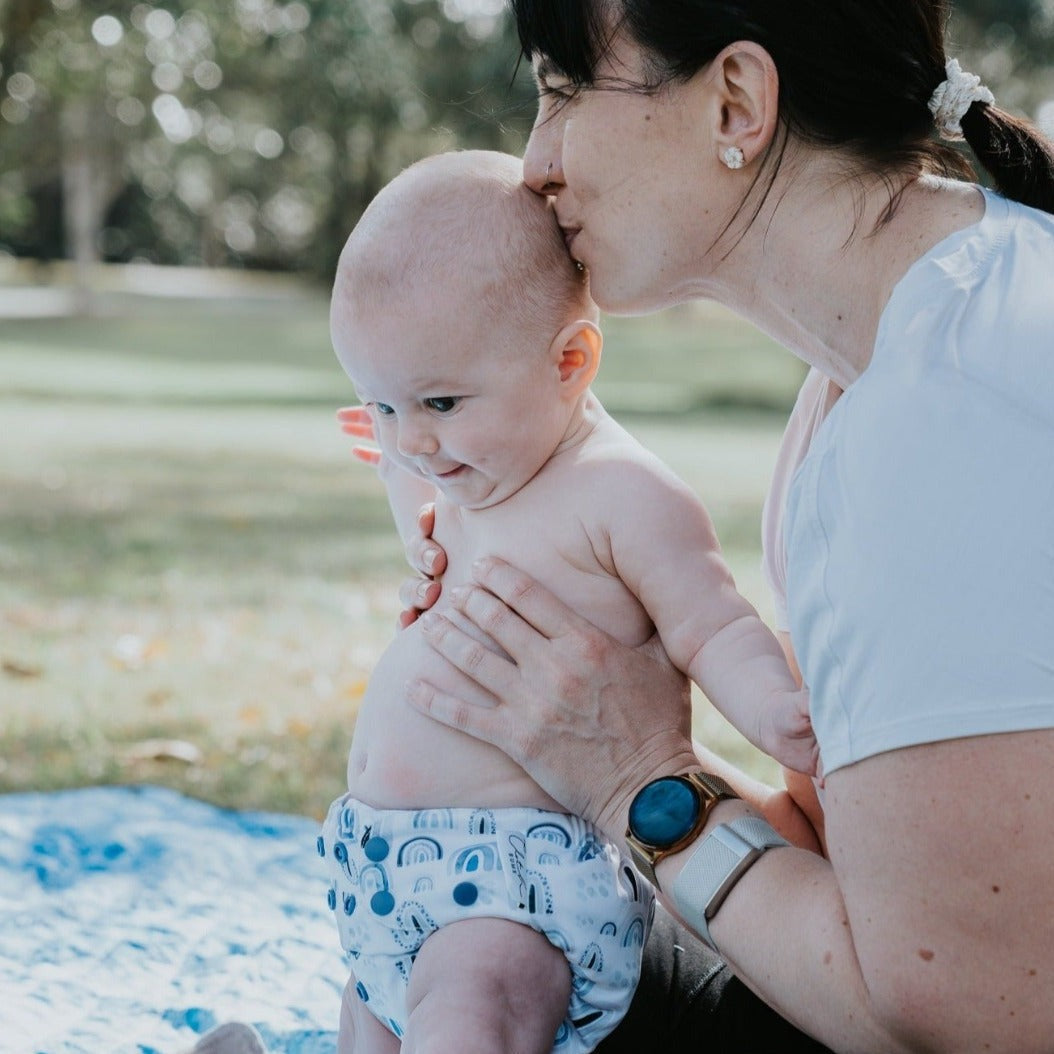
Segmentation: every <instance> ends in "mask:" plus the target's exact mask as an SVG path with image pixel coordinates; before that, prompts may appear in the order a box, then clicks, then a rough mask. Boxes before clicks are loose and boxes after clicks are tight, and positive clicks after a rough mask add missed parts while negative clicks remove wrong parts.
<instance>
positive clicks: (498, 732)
mask: <svg viewBox="0 0 1054 1054" xmlns="http://www.w3.org/2000/svg"><path fill="white" fill-rule="evenodd" d="M406 694H407V698H408V699H409V701H410V702H411V703H412V704H413V705H414V706H416V707H417V708H418V709H419V710H420V711H422V712H423V713H425V714H428V715H429V716H430V717H432V718H434V719H435V720H436V721H438V722H439V723H440V724H443V725H448V726H449V727H450V728H455V729H457V730H458V731H459V732H465V733H467V734H468V735H470V736H474V737H475V738H476V739H481V740H483V742H484V743H490V744H491V745H492V746H496V747H500V748H501V749H503V750H505V751H506V752H507V753H510V756H512V757H513V759H514V760H515V756H514V755H512V754H511V752H510V751H509V749H508V748H509V746H510V743H511V741H512V734H511V729H510V728H509V724H508V710H507V708H506V707H504V706H500V705H498V706H482V705H480V704H478V703H468V702H465V700H464V699H459V698H457V697H456V696H453V695H447V694H446V693H444V692H440V691H439V690H438V689H437V688H435V687H434V686H433V685H431V684H428V683H427V682H426V681H411V682H410V683H409V684H408V685H407V686H406Z"/></svg>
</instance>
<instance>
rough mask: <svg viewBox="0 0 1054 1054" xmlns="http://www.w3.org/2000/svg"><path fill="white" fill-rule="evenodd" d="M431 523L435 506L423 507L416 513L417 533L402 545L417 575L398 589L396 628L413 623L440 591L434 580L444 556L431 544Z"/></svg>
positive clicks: (436, 598) (432, 522)
mask: <svg viewBox="0 0 1054 1054" xmlns="http://www.w3.org/2000/svg"><path fill="white" fill-rule="evenodd" d="M435 522H436V507H435V505H434V504H431V503H430V504H428V505H425V506H423V507H422V509H421V511H420V512H419V513H418V514H417V530H418V533H417V534H416V535H414V536H413V537H412V538H411V539H410V541H409V542H407V545H406V559H407V560H408V561H409V563H410V566H411V567H414V568H416V569H417V570H418V571H420V572H421V574H420V575H419V576H416V577H414V578H405V579H403V583H402V585H400V586H399V602H400V603H401V604H402V606H403V610H402V611H400V612H399V628H400V629H406V627H407V626H409V625H411V623H414V622H416V621H417V619H418V618H419V617H420V615H421V613H422V612H424V611H427V610H428V609H429V608H430V607H432V605H433V604H435V602H436V601H437V600H438V599H439V594H440V592H441V591H442V587H441V586H440V584H439V582H438V581H437V579H438V578H439V576H440V575H442V573H443V572H444V571H445V570H446V553H445V552H443V550H442V548H440V546H438V545H436V543H435V542H434V541H432V531H433V530H434V529H435Z"/></svg>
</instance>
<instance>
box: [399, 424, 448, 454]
mask: <svg viewBox="0 0 1054 1054" xmlns="http://www.w3.org/2000/svg"><path fill="white" fill-rule="evenodd" d="M438 448H439V444H438V443H437V442H436V439H435V436H434V435H433V434H432V430H431V429H430V428H429V427H428V424H427V420H426V421H405V422H404V421H400V422H399V453H400V454H402V455H403V457H419V456H420V455H421V454H434V453H435V452H436V450H437V449H438Z"/></svg>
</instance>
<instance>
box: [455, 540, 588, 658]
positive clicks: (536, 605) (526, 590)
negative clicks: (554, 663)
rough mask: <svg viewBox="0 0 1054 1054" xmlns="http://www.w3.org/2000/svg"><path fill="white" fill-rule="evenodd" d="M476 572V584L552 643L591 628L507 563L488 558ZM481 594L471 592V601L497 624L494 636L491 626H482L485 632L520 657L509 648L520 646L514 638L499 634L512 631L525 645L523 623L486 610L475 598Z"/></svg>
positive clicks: (532, 580) (560, 602)
mask: <svg viewBox="0 0 1054 1054" xmlns="http://www.w3.org/2000/svg"><path fill="white" fill-rule="evenodd" d="M472 571H473V575H474V577H475V579H476V581H477V582H479V584H480V585H481V586H483V587H484V589H487V590H489V591H490V592H491V593H493V594H494V596H496V597H498V598H499V599H500V600H501V601H503V602H504V603H503V605H502V607H504V606H505V605H507V606H508V608H511V609H512V611H515V612H516V614H517V615H519V616H520V619H522V620H523V622H526V623H528V624H529V625H531V626H533V627H534V628H535V629H536V630H537V631H538V632H539V633H540V634H541V635H542V636H543V637H548V638H549V639H550V640H552V639H554V638H556V637H559V636H562V635H563V634H564V633H567V632H568V631H569V630H572V629H579V630H582V629H585V628H586V626H587V625H588V624H587V623H586V622H585V620H584V619H582V618H580V617H579V616H578V615H576V614H575V612H573V611H572V610H571V609H570V608H569V607H568V606H567V605H566V604H564V603H563V602H562V601H560V600H558V599H557V598H556V596H555V595H554V594H553V593H551V592H549V590H548V589H546V588H545V587H544V586H542V585H539V584H538V583H537V582H536V581H535V580H534V579H533V578H531V576H530V575H528V574H525V573H524V572H523V571H520V570H519V569H518V568H515V567H513V566H512V565H511V564H507V563H505V561H504V560H499V559H497V558H496V557H492V556H489V557H484V558H483V559H481V560H477V561H476V562H475V563H474V564H473V565H472ZM477 592H478V590H472V591H470V593H469V594H468V595H467V598H468V599H470V601H471V603H472V604H473V606H475V607H476V608H478V609H479V610H480V611H481V613H482V614H483V615H484V616H485V617H488V618H489V619H490V620H491V621H492V622H493V623H494V625H493V630H494V632H492V630H491V628H490V627H489V626H482V625H481V628H483V629H486V631H487V632H488V633H490V634H491V636H493V637H494V639H495V640H496V641H497V642H498V643H499V644H500V645H501V646H502V647H503V648H505V650H506V651H507V652H508V653H509V654H510V655H513V656H516V654H517V653H516V651H514V650H513V648H512V647H509V646H508V645H510V644H515V643H517V640H516V639H515V638H510V639H509V640H508V641H506V640H503V639H502V638H501V637H500V636H499V635H498V634H499V633H501V632H503V631H505V630H506V629H510V630H511V631H512V632H513V633H516V634H517V635H518V636H519V640H520V641H522V640H523V639H524V638H523V636H522V634H520V633H519V629H520V625H519V622H518V621H512V620H505V619H502V618H501V617H500V613H498V612H496V611H495V609H494V607H493V606H484V605H483V603H482V602H481V600H480V598H479V597H476V596H473V595H472V594H474V593H477ZM466 614H469V617H472V615H471V612H470V611H468V610H466ZM473 621H475V619H473Z"/></svg>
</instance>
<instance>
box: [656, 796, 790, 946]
mask: <svg viewBox="0 0 1054 1054" xmlns="http://www.w3.org/2000/svg"><path fill="white" fill-rule="evenodd" d="M784 845H790V842H788V841H787V840H786V839H785V838H781V837H780V836H779V835H778V834H777V833H776V832H775V830H773V828H772V827H771V825H769V824H768V823H767V822H766V821H765V820H763V819H761V817H759V816H741V817H739V819H737V820H732V821H731V822H729V823H722V824H719V825H718V826H717V827H715V828H714V829H713V830H712V831H710V832H709V833H708V834H707V835H706V836H705V837H704V838H703V839H702V841H701V842H700V843H699V848H698V849H696V851H695V852H694V853H693V854H692V855H691V856H690V857H689V858H688V863H686V864H685V865H684V867H683V868H682V869H681V873H680V874H679V875H678V876H677V878H676V879H675V880H674V883H673V889H672V890H671V897H672V899H673V903H674V905H675V907H676V908H677V910H678V911H679V912H680V914H681V917H682V918H683V919H684V920H685V922H687V923H688V924H689V925H690V926H691V927H692V929H694V930H695V931H696V932H697V933H698V934H699V936H700V937H702V938H703V940H704V941H706V943H707V944H709V945H710V947H711V948H713V947H714V942H713V941H712V940H711V939H710V920H711V919H712V918H713V917H714V916H715V915H716V914H717V910H718V908H720V907H721V904H722V903H723V902H724V899H725V897H727V896H728V894H729V892H730V891H731V889H732V887H733V886H734V885H735V884H736V883H737V882H738V881H739V879H740V878H742V877H743V875H744V874H745V873H746V872H747V871H748V870H749V869H750V867H751V866H752V865H753V864H754V863H755V862H756V861H757V860H758V858H759V857H760V856H761V855H762V854H763V853H765V852H766V851H768V850H769V849H775V848H777V847H779V846H784ZM715 950H716V949H715Z"/></svg>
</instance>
